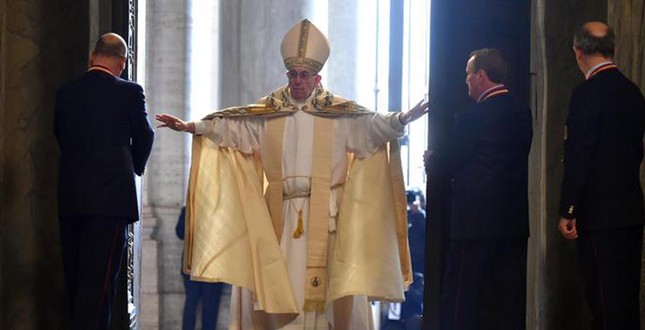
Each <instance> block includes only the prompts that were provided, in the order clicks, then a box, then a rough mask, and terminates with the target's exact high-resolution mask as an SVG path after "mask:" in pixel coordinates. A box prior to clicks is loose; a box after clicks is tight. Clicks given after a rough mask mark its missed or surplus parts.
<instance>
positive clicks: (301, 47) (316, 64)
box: [280, 19, 330, 72]
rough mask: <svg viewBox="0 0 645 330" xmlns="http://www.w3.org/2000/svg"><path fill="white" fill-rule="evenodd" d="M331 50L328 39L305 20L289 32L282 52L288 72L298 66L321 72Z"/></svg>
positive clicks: (284, 39)
mask: <svg viewBox="0 0 645 330" xmlns="http://www.w3.org/2000/svg"><path fill="white" fill-rule="evenodd" d="M329 48H330V47H329V40H327V37H325V35H324V34H323V33H322V32H320V30H318V28H317V27H316V26H315V25H313V24H311V22H309V20H306V19H304V20H302V22H299V23H298V24H296V25H295V26H294V27H292V28H291V30H289V32H287V34H286V35H285V36H284V38H283V39H282V45H281V46H280V51H281V52H282V59H283V60H284V66H285V67H286V68H287V70H288V69H290V68H291V67H292V66H294V65H297V66H304V67H307V68H310V69H311V70H313V71H314V72H319V71H320V70H321V69H322V67H323V65H325V62H326V61H327V58H328V57H329Z"/></svg>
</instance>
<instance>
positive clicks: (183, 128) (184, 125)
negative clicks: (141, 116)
mask: <svg viewBox="0 0 645 330" xmlns="http://www.w3.org/2000/svg"><path fill="white" fill-rule="evenodd" d="M155 119H157V120H158V121H160V122H161V124H159V126H157V127H158V128H159V127H168V128H170V129H172V130H174V131H178V132H190V133H195V124H194V123H191V122H185V121H183V120H181V119H179V118H177V117H175V116H172V115H166V114H160V115H156V116H155Z"/></svg>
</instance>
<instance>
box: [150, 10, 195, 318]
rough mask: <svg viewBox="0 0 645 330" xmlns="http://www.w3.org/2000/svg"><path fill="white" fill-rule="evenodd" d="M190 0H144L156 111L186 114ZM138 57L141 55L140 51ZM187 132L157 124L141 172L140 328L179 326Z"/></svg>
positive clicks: (152, 99)
mask: <svg viewBox="0 0 645 330" xmlns="http://www.w3.org/2000/svg"><path fill="white" fill-rule="evenodd" d="M188 5H189V1H177V0H155V1H147V8H146V12H147V23H146V24H147V34H148V35H147V36H146V41H147V54H145V55H146V56H147V61H146V81H145V86H146V97H147V103H148V112H149V115H150V117H151V119H152V120H154V115H155V114H158V113H168V114H172V115H175V116H177V117H180V118H187V117H189V107H188V103H187V100H188V92H187V69H188V62H187V58H188V57H187V56H188V53H187V50H186V47H187V41H188V40H187V35H188V32H187V31H188V26H189V21H188V15H187V13H188V9H189V7H188ZM140 56H143V54H141V55H140ZM188 140H189V136H188V135H187V134H183V133H177V132H174V131H171V130H168V129H157V134H156V135H155V144H154V149H153V151H152V154H151V157H150V161H149V165H148V168H147V171H146V177H145V180H144V181H145V182H144V185H145V186H146V187H145V193H146V196H145V198H144V208H143V212H144V214H143V224H142V225H143V228H142V233H143V237H142V239H143V242H142V244H143V256H144V257H143V260H144V263H143V269H142V288H141V289H142V299H141V301H142V306H141V309H142V314H141V326H142V329H179V328H181V308H182V306H183V301H184V299H183V288H182V282H181V276H180V261H181V251H182V247H183V245H182V242H181V241H180V240H179V239H178V238H177V237H176V235H175V225H176V223H177V216H178V215H179V210H180V208H181V206H182V205H183V203H184V199H185V191H186V189H185V185H186V182H187V172H188V165H189V159H188V152H189V151H188Z"/></svg>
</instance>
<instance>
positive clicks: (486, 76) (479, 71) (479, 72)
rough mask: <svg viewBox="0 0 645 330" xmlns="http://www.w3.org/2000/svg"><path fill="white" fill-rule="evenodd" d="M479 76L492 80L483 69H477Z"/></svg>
mask: <svg viewBox="0 0 645 330" xmlns="http://www.w3.org/2000/svg"><path fill="white" fill-rule="evenodd" d="M477 77H479V78H481V79H482V80H490V79H488V74H487V73H486V71H484V70H483V69H479V70H477Z"/></svg>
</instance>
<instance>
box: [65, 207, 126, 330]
mask: <svg viewBox="0 0 645 330" xmlns="http://www.w3.org/2000/svg"><path fill="white" fill-rule="evenodd" d="M126 228H127V221H126V219H124V218H114V217H101V216H85V217H73V218H61V219H60V232H61V245H62V257H63V270H64V272H65V282H66V284H67V291H68V298H69V311H70V313H71V321H72V329H107V328H108V327H109V323H110V310H111V306H112V298H113V297H114V294H115V283H116V278H117V275H118V273H119V268H120V266H121V259H122V257H123V254H124V251H125V247H126V242H127V240H126V233H127V231H126Z"/></svg>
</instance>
